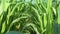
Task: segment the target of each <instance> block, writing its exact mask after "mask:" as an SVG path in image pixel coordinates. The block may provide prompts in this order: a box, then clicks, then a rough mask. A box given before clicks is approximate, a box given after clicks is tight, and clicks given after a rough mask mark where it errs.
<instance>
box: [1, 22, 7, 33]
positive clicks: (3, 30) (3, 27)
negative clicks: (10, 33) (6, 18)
mask: <svg viewBox="0 0 60 34" xmlns="http://www.w3.org/2000/svg"><path fill="white" fill-rule="evenodd" d="M5 29H6V24H5V22H4V23H3V24H2V30H1V33H4V32H5Z"/></svg>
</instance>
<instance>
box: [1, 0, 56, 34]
mask: <svg viewBox="0 0 60 34" xmlns="http://www.w3.org/2000/svg"><path fill="white" fill-rule="evenodd" d="M1 6H3V7H2V8H3V10H2V13H1V14H0V27H1V28H0V33H1V34H5V33H8V32H10V31H19V32H22V33H23V34H55V32H54V28H53V24H54V21H55V22H56V23H57V10H56V6H53V0H29V1H27V0H20V1H16V0H9V1H8V0H4V1H2V3H1Z"/></svg>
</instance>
